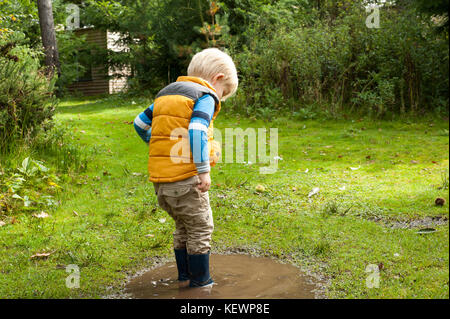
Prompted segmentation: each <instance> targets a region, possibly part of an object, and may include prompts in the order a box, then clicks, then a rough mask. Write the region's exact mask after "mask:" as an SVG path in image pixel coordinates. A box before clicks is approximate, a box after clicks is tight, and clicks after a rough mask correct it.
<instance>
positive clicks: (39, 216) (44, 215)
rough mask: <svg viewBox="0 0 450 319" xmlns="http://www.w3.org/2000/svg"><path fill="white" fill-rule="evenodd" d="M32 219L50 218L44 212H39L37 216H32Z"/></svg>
mask: <svg viewBox="0 0 450 319" xmlns="http://www.w3.org/2000/svg"><path fill="white" fill-rule="evenodd" d="M33 216H34V217H36V218H47V217H50V215H49V214H47V213H46V212H40V213H39V214H33Z"/></svg>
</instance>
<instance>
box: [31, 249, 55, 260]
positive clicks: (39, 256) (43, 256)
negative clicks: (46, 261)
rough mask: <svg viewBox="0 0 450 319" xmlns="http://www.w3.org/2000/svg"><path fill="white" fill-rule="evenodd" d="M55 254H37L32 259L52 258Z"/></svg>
mask: <svg viewBox="0 0 450 319" xmlns="http://www.w3.org/2000/svg"><path fill="white" fill-rule="evenodd" d="M53 253H54V251H52V252H49V253H37V254H34V255H33V256H31V257H30V259H37V258H47V257H48V256H50V255H51V254H53Z"/></svg>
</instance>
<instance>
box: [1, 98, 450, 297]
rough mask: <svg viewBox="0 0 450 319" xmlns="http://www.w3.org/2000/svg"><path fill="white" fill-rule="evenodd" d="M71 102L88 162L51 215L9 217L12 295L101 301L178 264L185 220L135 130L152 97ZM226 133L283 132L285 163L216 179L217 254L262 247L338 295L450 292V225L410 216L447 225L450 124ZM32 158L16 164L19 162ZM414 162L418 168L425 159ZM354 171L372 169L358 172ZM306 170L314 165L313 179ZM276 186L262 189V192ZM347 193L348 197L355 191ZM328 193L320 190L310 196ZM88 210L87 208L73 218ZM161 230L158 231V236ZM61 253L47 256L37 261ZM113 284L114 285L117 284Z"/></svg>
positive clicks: (4, 259) (315, 124)
mask: <svg viewBox="0 0 450 319" xmlns="http://www.w3.org/2000/svg"><path fill="white" fill-rule="evenodd" d="M135 101H136V102H137V103H132V101H131V100H119V99H117V98H114V97H112V98H108V99H91V100H83V99H79V100H75V99H72V100H67V101H64V102H62V103H61V105H60V106H59V108H58V114H57V116H56V118H57V120H58V121H59V122H61V123H63V124H64V125H67V126H68V129H69V131H70V132H71V134H73V142H74V143H78V144H80V145H82V146H83V147H84V148H85V149H86V150H85V151H84V152H85V153H86V156H89V161H88V166H87V170H86V172H85V173H83V174H82V175H81V176H78V177H74V178H73V179H68V180H67V181H66V182H64V183H63V184H62V186H63V188H64V190H63V192H61V193H60V195H59V197H58V199H59V200H60V205H59V206H58V207H57V208H56V209H53V210H50V211H49V214H50V217H49V218H46V219H37V218H34V217H31V216H30V213H21V214H17V215H15V216H14V217H15V223H13V224H12V223H11V222H10V221H11V219H12V217H11V216H3V217H1V216H0V219H2V220H4V221H5V222H6V225H5V226H3V227H0V247H1V249H0V297H3V298H78V297H82V298H85V297H101V296H104V295H105V294H107V293H110V292H112V291H115V290H116V288H114V287H119V285H120V284H121V283H122V282H123V280H125V278H126V276H127V274H130V273H132V272H133V271H136V270H138V269H140V268H143V267H146V266H149V265H150V264H151V262H152V258H154V257H155V256H171V252H172V247H171V244H172V235H171V233H172V231H173V227H174V223H173V222H172V221H171V220H170V218H167V221H166V222H165V223H161V222H160V219H161V218H162V217H168V216H167V215H166V213H165V212H163V211H162V210H161V209H160V208H158V206H157V204H156V198H155V196H154V191H153V186H152V185H151V183H149V182H148V181H147V174H146V166H147V151H148V150H147V146H146V145H145V144H144V143H143V142H142V141H141V140H140V139H139V138H138V136H137V135H136V134H135V132H134V128H133V126H132V125H131V122H132V121H133V119H134V117H135V116H136V115H137V114H138V113H139V112H140V111H142V110H143V109H144V108H145V107H146V106H147V105H148V103H149V101H146V100H145V99H141V100H138V99H136V100H135ZM215 126H216V127H217V128H221V129H224V128H225V127H232V128H234V127H237V126H239V127H242V128H244V129H245V128H247V127H255V128H257V127H278V129H279V155H280V156H281V157H282V158H283V160H281V161H280V162H279V167H278V171H277V173H276V174H273V175H261V174H259V167H260V166H262V165H261V164H252V165H246V164H219V165H218V166H217V167H216V168H214V169H213V172H212V180H213V186H212V189H211V194H210V197H211V205H212V208H213V212H214V218H215V232H214V235H213V248H214V249H218V248H223V247H229V248H236V247H252V248H256V249H258V250H261V251H267V252H269V253H270V254H272V255H274V256H278V257H280V258H283V257H286V256H289V258H290V259H291V260H293V261H294V262H295V263H297V264H298V265H300V266H302V267H304V268H306V269H309V270H311V271H314V272H317V273H320V274H322V275H324V276H325V277H326V278H327V279H328V281H329V286H328V291H327V295H328V297H332V298H448V297H449V287H448V280H449V261H448V255H449V236H448V235H449V229H448V223H445V224H444V225H442V226H436V229H437V230H438V231H437V232H434V233H430V234H426V235H420V234H417V230H418V228H413V229H397V228H391V227H390V225H391V224H392V223H394V222H395V221H398V220H407V221H408V220H416V219H421V218H424V217H427V216H432V217H436V216H442V217H445V218H448V215H449V211H448V204H446V205H445V206H444V207H437V206H435V205H434V199H435V198H436V197H443V198H445V199H446V201H447V203H448V199H449V193H448V189H439V187H440V186H443V185H444V184H445V183H447V185H448V177H447V176H448V156H449V140H448V123H446V122H444V121H437V120H436V121H432V120H426V121H424V120H420V119H418V120H416V121H403V122H402V121H394V122H382V121H375V120H370V119H362V120H355V121H330V120H314V121H312V120H311V121H292V120H290V119H288V118H287V117H286V118H280V119H277V120H275V121H274V122H271V123H266V122H264V121H262V120H249V119H244V118H238V117H237V116H232V115H230V114H226V104H225V105H224V111H223V113H222V114H221V115H220V116H219V117H218V119H217V121H216V122H215ZM19 160H20V159H17V161H19ZM412 161H414V162H412ZM350 167H359V169H358V170H351V169H350ZM306 170H308V171H307V172H306ZM259 184H261V185H263V186H265V189H266V191H265V192H263V193H260V192H257V191H255V187H256V186H257V185H259ZM343 186H345V189H343ZM314 187H319V188H320V192H319V194H317V195H315V196H313V197H311V199H309V198H308V193H309V192H310V191H311V190H312V189H313V188H314ZM74 211H75V212H76V214H75V213H74ZM150 234H151V235H153V236H146V235H150ZM39 252H52V254H51V255H50V256H49V257H48V258H47V259H30V257H31V256H32V255H33V254H35V253H39ZM380 263H382V264H383V265H384V267H383V269H382V270H381V272H380V287H379V288H373V289H368V288H367V287H366V284H365V282H366V277H367V276H368V275H369V274H368V273H366V272H365V269H366V267H367V265H369V264H380ZM69 264H77V265H78V266H79V267H80V269H81V287H80V288H79V289H68V288H66V286H65V279H66V277H67V276H68V273H66V272H65V270H64V266H66V265H69ZM108 287H113V288H108Z"/></svg>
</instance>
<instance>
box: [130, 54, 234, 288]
mask: <svg viewBox="0 0 450 319" xmlns="http://www.w3.org/2000/svg"><path fill="white" fill-rule="evenodd" d="M237 86H238V77H237V71H236V67H235V65H234V63H233V60H232V59H231V58H230V56H228V55H227V54H226V53H224V52H222V51H220V50H218V49H206V50H203V51H202V52H200V53H197V54H196V55H195V56H194V57H193V58H192V61H191V63H190V64H189V67H188V76H181V77H179V78H178V79H177V81H176V82H174V83H172V84H169V85H168V86H167V87H165V88H164V89H162V90H161V91H160V92H159V93H158V94H157V96H156V99H155V101H154V103H153V104H152V105H150V107H148V108H147V109H146V110H145V111H144V112H142V113H141V114H139V115H138V116H137V117H136V119H135V121H134V127H135V129H136V131H137V133H138V134H139V135H140V136H141V138H142V139H143V140H144V141H145V142H147V143H149V162H148V170H149V175H150V181H151V182H153V185H154V187H155V192H156V195H157V198H158V203H159V205H160V206H161V208H162V209H164V210H165V211H166V212H167V213H168V214H169V215H170V216H171V217H172V218H173V219H174V220H175V226H176V230H175V232H174V233H173V237H174V241H173V243H174V252H175V259H176V264H177V268H178V280H179V281H180V282H184V283H187V281H188V280H189V286H190V287H206V286H211V285H212V284H213V280H212V278H211V276H210V274H209V254H210V249H211V245H210V241H211V235H212V232H213V229H214V224H213V217H212V211H211V207H210V204H209V196H208V190H209V187H210V185H211V178H210V175H209V172H210V167H211V166H214V164H215V162H216V161H217V159H218V157H219V156H220V147H219V145H218V143H216V142H215V141H214V140H213V121H214V119H215V118H216V117H217V114H218V113H219V111H220V107H221V103H220V101H221V100H222V101H224V100H225V99H226V98H228V97H229V96H231V95H232V94H234V93H235V92H236V90H237ZM180 136H181V142H180V141H179V137H180ZM180 151H181V154H180Z"/></svg>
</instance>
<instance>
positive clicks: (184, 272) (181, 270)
mask: <svg viewBox="0 0 450 319" xmlns="http://www.w3.org/2000/svg"><path fill="white" fill-rule="evenodd" d="M173 251H174V252H175V260H176V262H177V268H178V280H179V281H187V280H189V271H188V254H187V250H186V248H184V249H174V250H173Z"/></svg>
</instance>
